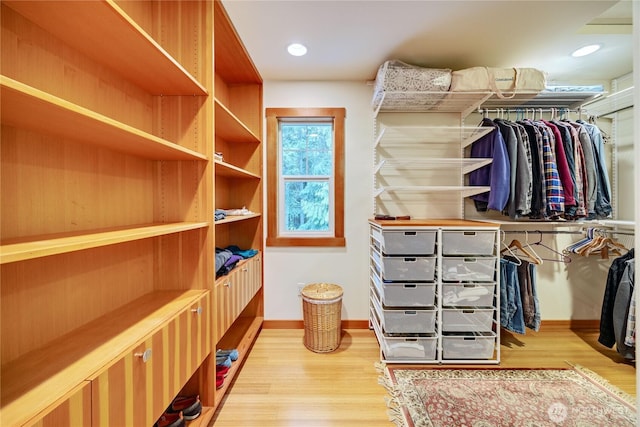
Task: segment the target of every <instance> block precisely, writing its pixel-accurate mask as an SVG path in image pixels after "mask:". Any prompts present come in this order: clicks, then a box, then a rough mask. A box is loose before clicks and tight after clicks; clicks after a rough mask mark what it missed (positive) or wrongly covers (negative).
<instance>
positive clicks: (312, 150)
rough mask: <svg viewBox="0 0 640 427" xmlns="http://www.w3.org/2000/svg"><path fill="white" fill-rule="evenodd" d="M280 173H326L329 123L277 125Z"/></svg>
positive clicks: (328, 172)
mask: <svg viewBox="0 0 640 427" xmlns="http://www.w3.org/2000/svg"><path fill="white" fill-rule="evenodd" d="M280 130H281V138H282V143H281V159H282V175H283V176H300V175H307V176H323V175H324V176H327V175H331V173H332V171H333V152H332V149H333V125H332V124H331V123H319V124H318V123H311V124H310V123H287V122H284V123H282V124H281V129H280Z"/></svg>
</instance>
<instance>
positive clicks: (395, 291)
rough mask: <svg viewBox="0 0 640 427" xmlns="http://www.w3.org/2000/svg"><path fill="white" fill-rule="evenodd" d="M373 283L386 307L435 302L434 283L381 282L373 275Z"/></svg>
mask: <svg viewBox="0 0 640 427" xmlns="http://www.w3.org/2000/svg"><path fill="white" fill-rule="evenodd" d="M372 279H373V283H374V285H375V287H376V289H377V291H378V294H379V295H380V298H381V299H382V303H383V304H384V305H385V306H387V307H424V306H433V305H434V304H435V296H436V284H435V283H404V282H381V281H380V278H378V277H377V276H375V275H373V276H372Z"/></svg>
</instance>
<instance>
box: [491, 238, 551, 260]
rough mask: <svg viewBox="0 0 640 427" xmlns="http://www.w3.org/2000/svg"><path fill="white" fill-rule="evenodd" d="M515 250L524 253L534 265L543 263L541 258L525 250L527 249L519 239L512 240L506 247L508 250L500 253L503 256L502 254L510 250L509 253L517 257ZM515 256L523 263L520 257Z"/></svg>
mask: <svg viewBox="0 0 640 427" xmlns="http://www.w3.org/2000/svg"><path fill="white" fill-rule="evenodd" d="M513 249H517V250H519V251H520V252H522V253H523V254H524V255H525V256H526V257H527V258H529V259H530V260H531V262H532V263H534V264H540V263H541V262H540V261H541V260H540V258H539V257H537V256H535V255H533V254H532V253H531V252H529V251H528V250H527V249H525V247H524V246H523V245H522V243H521V242H520V241H519V240H517V239H514V240H512V241H511V243H509V245H508V246H507V247H506V249H503V250H502V251H500V253H501V254H502V253H504V252H505V250H508V251H509V253H511V254H512V255H515V253H514V251H513ZM515 256H516V258H518V259H519V260H520V261H522V260H521V259H520V257H518V256H517V255H515ZM521 263H522V262H521Z"/></svg>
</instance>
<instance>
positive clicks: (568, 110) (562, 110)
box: [476, 107, 584, 114]
mask: <svg viewBox="0 0 640 427" xmlns="http://www.w3.org/2000/svg"><path fill="white" fill-rule="evenodd" d="M527 111H533V112H535V113H559V114H562V113H583V112H584V110H582V109H573V108H565V107H558V108H552V107H546V108H539V107H509V108H478V110H476V112H477V113H479V114H483V113H524V112H527Z"/></svg>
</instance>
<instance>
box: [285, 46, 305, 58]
mask: <svg viewBox="0 0 640 427" xmlns="http://www.w3.org/2000/svg"><path fill="white" fill-rule="evenodd" d="M287 52H289V53H290V54H291V55H293V56H302V55H304V54H306V53H307V47H306V46H305V45H303V44H300V43H291V44H290V45H289V46H287Z"/></svg>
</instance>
